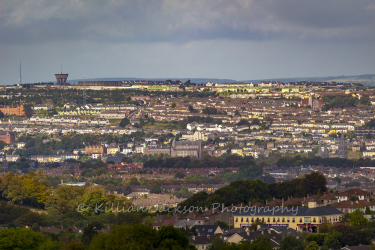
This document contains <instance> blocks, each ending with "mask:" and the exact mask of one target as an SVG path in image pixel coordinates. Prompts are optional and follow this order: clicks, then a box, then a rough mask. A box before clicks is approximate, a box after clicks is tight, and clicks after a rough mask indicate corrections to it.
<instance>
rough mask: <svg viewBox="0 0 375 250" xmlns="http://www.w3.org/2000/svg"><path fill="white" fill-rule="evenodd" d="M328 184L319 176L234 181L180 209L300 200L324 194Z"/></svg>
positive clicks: (188, 201) (195, 198)
mask: <svg viewBox="0 0 375 250" xmlns="http://www.w3.org/2000/svg"><path fill="white" fill-rule="evenodd" d="M326 184H327V181H326V179H325V177H324V175H322V174H319V173H312V174H307V175H305V176H304V177H303V178H301V179H294V180H291V181H285V182H278V183H272V184H267V183H265V182H263V181H261V180H246V181H233V182H232V183H230V184H229V185H228V186H225V187H223V188H220V189H218V190H216V191H215V192H214V193H212V194H207V193H205V192H199V193H197V194H195V195H193V196H191V197H190V198H188V199H187V200H185V201H184V202H182V203H180V204H179V205H180V206H181V207H185V206H186V207H187V208H189V207H191V206H194V207H197V206H198V207H202V208H205V207H212V206H213V204H214V203H220V204H222V203H223V204H224V205H225V206H229V205H231V204H235V205H239V204H248V203H249V202H252V203H255V202H262V203H265V201H266V200H267V199H268V200H271V199H273V198H277V199H282V198H286V197H290V196H292V197H303V196H307V195H314V194H319V193H323V192H326V191H327V187H326Z"/></svg>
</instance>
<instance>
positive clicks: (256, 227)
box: [249, 218, 266, 231]
mask: <svg viewBox="0 0 375 250" xmlns="http://www.w3.org/2000/svg"><path fill="white" fill-rule="evenodd" d="M258 225H260V226H265V225H266V223H265V222H264V221H261V220H260V219H259V218H256V220H255V221H254V222H253V223H251V226H249V230H252V231H256V230H257V229H258Z"/></svg>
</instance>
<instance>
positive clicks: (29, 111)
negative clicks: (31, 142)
mask: <svg viewBox="0 0 375 250" xmlns="http://www.w3.org/2000/svg"><path fill="white" fill-rule="evenodd" d="M23 109H24V110H25V115H26V116H27V117H28V118H30V117H31V116H32V115H33V112H34V111H33V109H32V107H31V104H25V105H23Z"/></svg>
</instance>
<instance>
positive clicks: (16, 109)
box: [0, 105, 25, 116]
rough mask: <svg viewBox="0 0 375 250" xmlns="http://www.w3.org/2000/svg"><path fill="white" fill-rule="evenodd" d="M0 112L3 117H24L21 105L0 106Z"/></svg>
mask: <svg viewBox="0 0 375 250" xmlns="http://www.w3.org/2000/svg"><path fill="white" fill-rule="evenodd" d="M0 110H1V112H3V113H4V115H17V116H23V115H25V109H24V108H23V105H0Z"/></svg>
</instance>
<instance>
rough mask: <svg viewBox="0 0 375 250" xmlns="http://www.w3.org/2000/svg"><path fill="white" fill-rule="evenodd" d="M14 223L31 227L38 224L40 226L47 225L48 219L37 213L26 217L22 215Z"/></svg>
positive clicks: (30, 213) (31, 213) (28, 214)
mask: <svg viewBox="0 0 375 250" xmlns="http://www.w3.org/2000/svg"><path fill="white" fill-rule="evenodd" d="M14 222H15V223H16V224H18V225H22V226H29V227H31V226H33V225H34V224H38V225H39V226H46V225H47V221H46V219H45V218H44V217H42V216H41V215H40V214H38V213H35V212H29V213H26V214H24V215H21V216H20V217H18V218H17V219H16V220H14Z"/></svg>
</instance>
